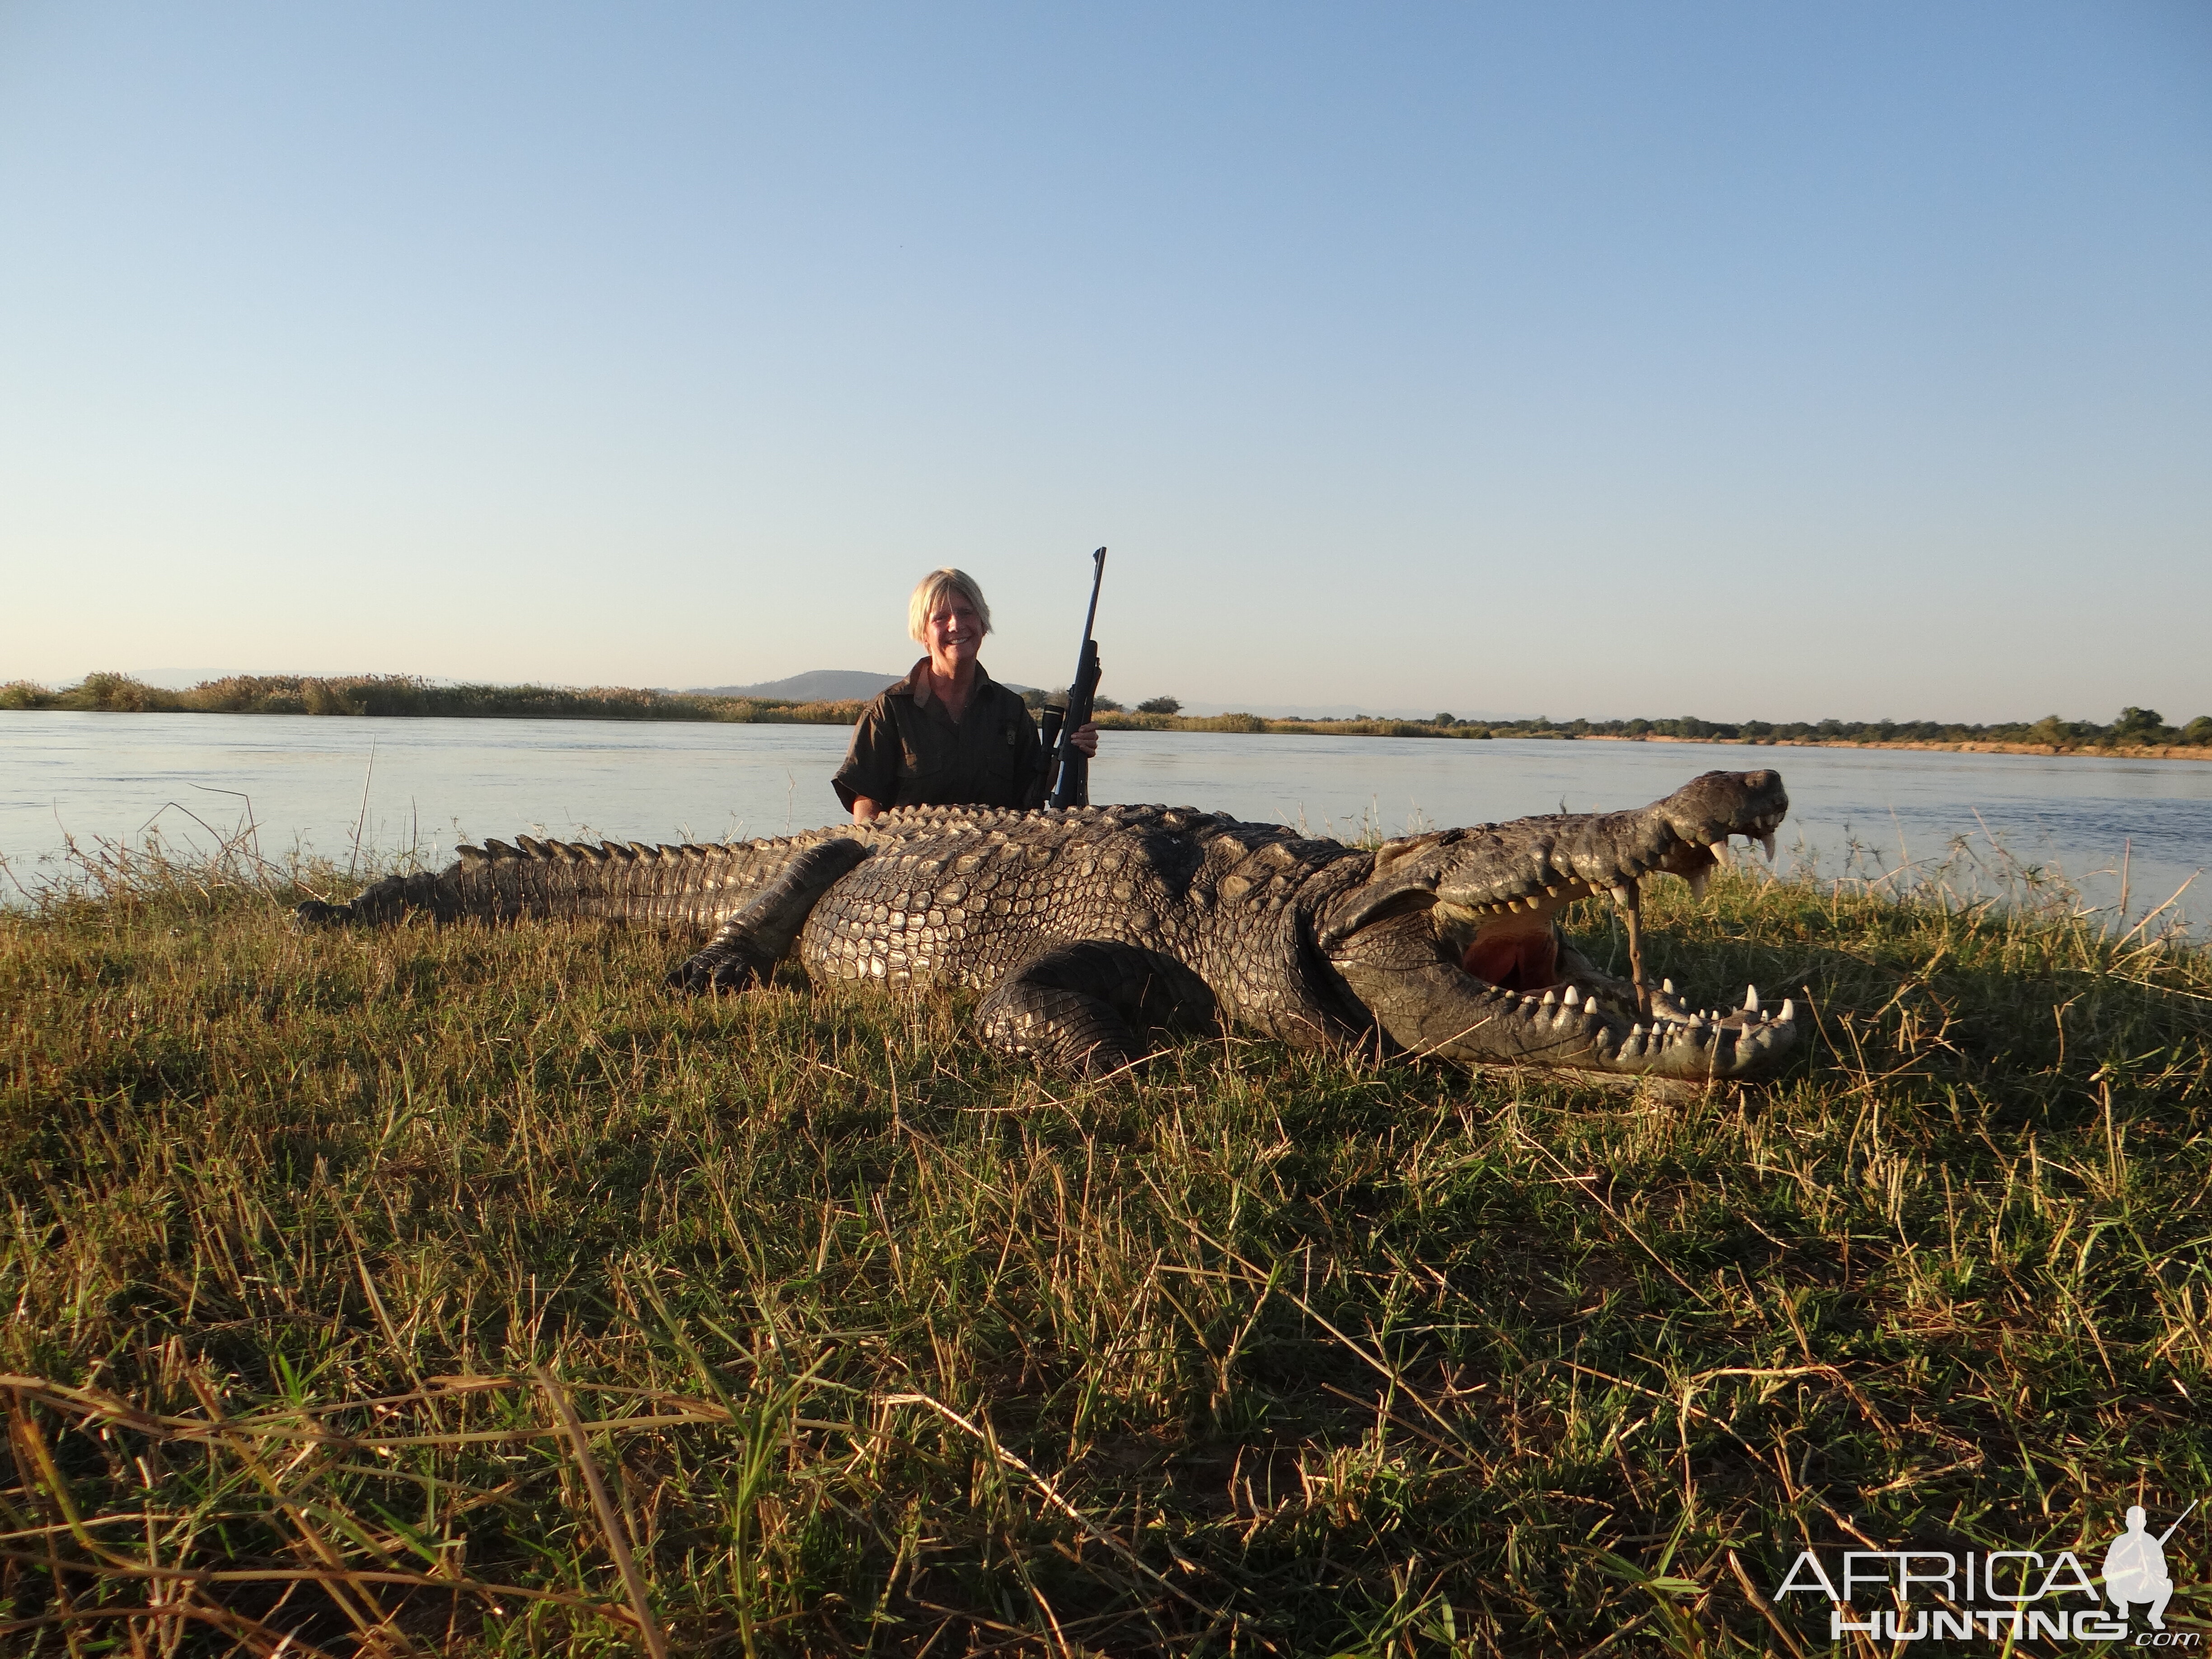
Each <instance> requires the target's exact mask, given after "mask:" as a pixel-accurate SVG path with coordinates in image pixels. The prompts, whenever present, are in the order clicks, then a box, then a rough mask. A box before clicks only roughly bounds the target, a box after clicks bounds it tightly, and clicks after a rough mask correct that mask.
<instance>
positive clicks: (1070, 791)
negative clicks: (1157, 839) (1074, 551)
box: [1040, 547, 1106, 807]
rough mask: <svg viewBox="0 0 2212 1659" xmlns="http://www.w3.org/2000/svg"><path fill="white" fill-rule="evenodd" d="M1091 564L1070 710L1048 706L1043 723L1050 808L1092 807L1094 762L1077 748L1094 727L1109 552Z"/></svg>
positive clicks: (1102, 552) (1046, 795)
mask: <svg viewBox="0 0 2212 1659" xmlns="http://www.w3.org/2000/svg"><path fill="white" fill-rule="evenodd" d="M1091 567H1092V568H1091V609H1090V610H1089V611H1085V613H1084V617H1083V648H1082V649H1081V650H1080V651H1079V652H1078V653H1076V658H1075V678H1074V679H1073V680H1072V681H1070V682H1069V683H1068V687H1067V706H1066V708H1055V707H1054V705H1052V704H1050V703H1047V704H1046V705H1045V710H1044V719H1043V720H1042V721H1041V722H1040V725H1041V726H1042V733H1041V735H1042V739H1043V748H1044V755H1045V762H1044V780H1043V796H1044V800H1045V804H1046V805H1049V806H1057V807H1069V806H1088V805H1090V804H1091V761H1090V757H1088V756H1086V755H1085V753H1084V752H1083V751H1082V750H1080V749H1078V748H1077V747H1076V746H1075V734H1076V733H1077V732H1079V731H1081V730H1082V729H1083V728H1084V727H1085V726H1088V725H1089V724H1090V723H1091V698H1092V697H1093V696H1096V695H1097V690H1098V641H1096V640H1094V639H1092V638H1091V624H1092V623H1096V622H1097V620H1098V588H1099V585H1100V584H1101V583H1102V582H1103V581H1104V580H1106V550H1105V549H1104V548H1103V547H1102V548H1100V549H1099V550H1097V552H1096V553H1093V554H1092V555H1091ZM1055 780H1056V781H1055Z"/></svg>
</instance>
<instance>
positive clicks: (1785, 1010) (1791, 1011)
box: [1776, 997, 1797, 1025]
mask: <svg viewBox="0 0 2212 1659" xmlns="http://www.w3.org/2000/svg"><path fill="white" fill-rule="evenodd" d="M1776 1018H1778V1019H1779V1020H1780V1021H1781V1022H1782V1024H1784V1025H1787V1024H1789V1023H1790V1021H1791V1020H1793V1019H1795V1018H1797V1005H1796V1003H1795V1002H1793V1001H1791V1000H1790V999H1789V998H1788V997H1784V998H1783V999H1782V1012H1781V1013H1780V1014H1779V1015H1778V1016H1776Z"/></svg>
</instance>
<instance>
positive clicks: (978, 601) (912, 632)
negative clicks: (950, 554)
mask: <svg viewBox="0 0 2212 1659" xmlns="http://www.w3.org/2000/svg"><path fill="white" fill-rule="evenodd" d="M948 591H950V592H955V593H957V594H958V595H959V596H960V597H961V598H962V599H965V600H967V601H968V603H969V604H970V605H974V606H975V615H976V616H977V617H978V618H980V619H981V622H982V624H983V631H984V632H985V633H986V634H987V633H989V632H990V631H991V607H990V605H987V603H985V601H984V599H983V590H982V589H981V587H979V586H976V583H975V578H974V577H973V576H971V575H969V574H968V573H967V572H966V571H964V570H955V569H954V568H952V567H951V565H947V566H945V568H944V569H942V570H933V571H931V572H930V573H929V574H927V576H924V577H923V578H922V579H921V580H920V581H918V582H916V583H915V588H914V597H913V598H912V599H908V601H907V602H906V631H907V633H908V635H909V636H910V637H911V638H912V639H913V640H914V641H915V644H917V645H920V644H922V643H924V642H925V641H924V640H923V638H922V626H923V624H924V623H927V622H928V620H929V613H930V612H931V611H934V610H936V609H937V607H938V605H939V603H940V602H942V600H943V599H944V598H945V593H946V592H948Z"/></svg>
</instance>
